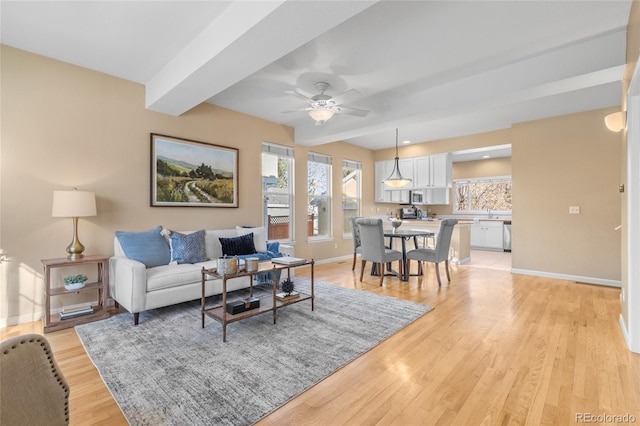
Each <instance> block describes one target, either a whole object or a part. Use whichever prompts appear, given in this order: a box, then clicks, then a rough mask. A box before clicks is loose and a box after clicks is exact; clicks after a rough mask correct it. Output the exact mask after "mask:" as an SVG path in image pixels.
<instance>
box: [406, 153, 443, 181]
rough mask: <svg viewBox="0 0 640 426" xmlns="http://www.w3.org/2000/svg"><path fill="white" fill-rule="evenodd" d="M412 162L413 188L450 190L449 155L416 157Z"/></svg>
mask: <svg viewBox="0 0 640 426" xmlns="http://www.w3.org/2000/svg"><path fill="white" fill-rule="evenodd" d="M413 161H414V167H413V175H414V179H413V188H416V189H427V188H451V154H449V153H448V152H445V153H442V154H435V155H429V156H425V157H417V158H414V159H413Z"/></svg>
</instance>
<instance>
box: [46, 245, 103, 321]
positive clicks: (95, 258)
mask: <svg viewBox="0 0 640 426" xmlns="http://www.w3.org/2000/svg"><path fill="white" fill-rule="evenodd" d="M41 262H42V265H43V266H44V302H45V312H44V315H43V318H42V323H43V325H44V332H45V333H48V332H50V331H56V330H62V329H64V328H70V327H74V326H76V325H78V324H84V323H87V322H91V321H95V320H99V319H105V318H108V317H109V313H108V312H107V285H108V283H109V256H105V255H102V254H96V255H90V256H84V257H81V258H80V259H69V258H66V257H62V258H57V259H43V260H41ZM91 263H95V264H96V265H97V266H98V280H97V281H96V282H92V283H88V284H86V285H85V286H84V287H82V288H80V289H77V290H67V289H65V288H64V287H53V288H52V287H51V270H52V269H54V268H64V267H71V266H78V265H85V264H91ZM91 291H94V292H95V291H97V292H98V304H97V306H95V307H94V308H93V314H88V315H83V316H80V317H75V318H69V319H64V320H60V319H57V318H55V317H52V315H51V298H52V297H54V296H62V295H65V294H72V293H85V292H91Z"/></svg>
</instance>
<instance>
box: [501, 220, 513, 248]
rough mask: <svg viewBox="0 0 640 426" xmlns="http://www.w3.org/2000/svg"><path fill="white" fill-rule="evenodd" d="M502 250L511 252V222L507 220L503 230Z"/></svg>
mask: <svg viewBox="0 0 640 426" xmlns="http://www.w3.org/2000/svg"><path fill="white" fill-rule="evenodd" d="M502 249H503V250H504V251H511V221H510V220H505V221H504V225H503V229H502Z"/></svg>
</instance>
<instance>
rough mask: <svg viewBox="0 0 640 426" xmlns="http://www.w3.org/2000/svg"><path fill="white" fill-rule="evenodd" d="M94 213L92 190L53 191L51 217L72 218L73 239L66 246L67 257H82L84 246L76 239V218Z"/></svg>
mask: <svg viewBox="0 0 640 426" xmlns="http://www.w3.org/2000/svg"><path fill="white" fill-rule="evenodd" d="M95 215H96V196H95V194H94V193H93V192H87V191H78V190H76V189H75V188H74V189H73V191H53V208H52V209H51V216H53V217H72V218H73V240H72V241H71V244H69V245H68V246H67V253H69V256H67V257H68V258H69V259H80V258H81V257H84V255H83V254H82V252H83V251H84V246H83V245H82V243H81V242H80V240H78V218H79V217H85V216H95Z"/></svg>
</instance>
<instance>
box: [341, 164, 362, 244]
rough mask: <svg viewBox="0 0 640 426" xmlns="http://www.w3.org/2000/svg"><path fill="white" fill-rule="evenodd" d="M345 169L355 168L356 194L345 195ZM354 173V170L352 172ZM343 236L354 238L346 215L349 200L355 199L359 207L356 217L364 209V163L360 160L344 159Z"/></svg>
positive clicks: (344, 237)
mask: <svg viewBox="0 0 640 426" xmlns="http://www.w3.org/2000/svg"><path fill="white" fill-rule="evenodd" d="M345 169H350V170H354V171H355V173H356V176H357V178H356V194H357V195H356V196H355V197H348V196H345V177H346V176H345ZM352 173H353V172H352ZM342 176H343V177H342V221H343V225H342V238H343V239H351V238H353V230H352V229H351V223H350V222H349V221H348V220H347V217H346V215H345V213H344V212H345V205H346V204H347V202H348V201H349V200H355V201H356V205H357V209H356V217H358V216H360V215H361V211H362V163H361V162H359V161H353V160H346V159H345V160H342ZM347 230H348V231H347Z"/></svg>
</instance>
